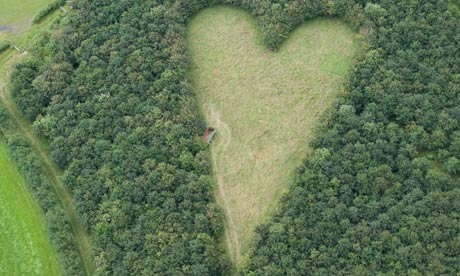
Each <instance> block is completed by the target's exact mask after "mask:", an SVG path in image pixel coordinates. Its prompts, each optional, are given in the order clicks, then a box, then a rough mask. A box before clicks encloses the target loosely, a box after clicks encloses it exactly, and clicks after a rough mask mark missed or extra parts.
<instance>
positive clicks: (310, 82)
mask: <svg viewBox="0 0 460 276" xmlns="http://www.w3.org/2000/svg"><path fill="white" fill-rule="evenodd" d="M257 30H258V28H257V26H256V22H255V20H254V19H253V18H252V17H251V16H250V15H249V14H248V13H246V12H244V11H242V10H240V9H235V8H231V7H222V6H220V7H215V8H211V9H206V10H204V11H202V12H200V13H199V14H198V15H197V16H195V17H194V18H193V19H192V21H191V23H190V25H189V30H188V43H189V44H188V45H189V51H190V55H191V57H192V66H191V70H190V74H191V78H192V81H193V86H194V90H195V92H196V94H197V96H198V98H199V102H200V103H201V106H202V109H203V112H204V114H205V116H206V119H207V121H208V123H209V125H210V126H214V127H217V131H218V132H217V136H216V140H215V142H214V144H213V145H212V158H213V162H214V174H215V178H216V181H217V184H218V188H217V189H216V191H217V192H216V196H217V198H218V201H219V202H220V204H221V206H222V207H223V209H224V210H225V212H226V215H227V225H226V229H227V230H226V241H227V246H228V249H229V252H230V255H231V257H232V259H233V260H234V262H235V263H236V264H237V265H238V264H241V262H243V261H244V256H245V255H246V253H247V250H248V248H249V244H250V241H251V237H252V233H253V231H254V228H255V226H256V225H258V224H260V223H262V222H263V221H264V220H265V219H266V218H267V217H268V216H269V215H270V214H272V213H273V211H274V210H275V209H276V206H277V202H278V200H279V199H280V197H281V195H282V194H283V193H285V192H286V191H287V190H288V188H289V184H290V183H292V181H293V174H294V170H295V168H296V167H298V166H299V165H300V163H301V160H302V159H305V158H306V156H307V154H308V143H309V141H310V139H311V138H312V135H313V129H314V127H315V125H317V121H318V119H319V118H320V116H321V114H322V113H323V112H324V111H325V110H326V109H328V108H329V107H331V105H332V103H333V102H334V101H335V100H336V98H337V96H338V95H339V94H340V93H341V91H342V83H343V79H344V75H345V74H346V72H347V69H348V67H349V65H350V63H351V60H352V57H353V54H354V51H355V49H356V48H357V39H358V38H357V35H356V34H355V33H354V32H353V31H352V30H351V29H350V28H349V27H348V26H347V25H346V24H345V23H344V22H342V21H340V20H338V19H325V18H322V19H316V20H312V21H309V22H308V23H306V24H303V25H302V26H300V27H299V28H297V29H296V30H295V31H294V32H293V33H292V34H291V35H290V37H289V39H288V40H287V41H286V42H285V43H284V44H283V45H282V47H281V49H280V50H279V51H278V52H276V53H273V52H271V51H269V50H267V49H266V48H265V47H264V46H263V44H262V41H261V34H260V33H259V32H257Z"/></svg>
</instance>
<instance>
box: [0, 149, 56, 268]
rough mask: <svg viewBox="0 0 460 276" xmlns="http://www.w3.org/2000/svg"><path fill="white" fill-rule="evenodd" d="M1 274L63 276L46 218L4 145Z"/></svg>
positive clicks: (1, 152) (0, 189) (0, 157)
mask: <svg viewBox="0 0 460 276" xmlns="http://www.w3.org/2000/svg"><path fill="white" fill-rule="evenodd" d="M0 244H1V246H0V275H8V276H15V275H46V276H52V275H62V273H61V271H60V268H59V265H58V262H57V254H56V252H55V250H54V249H53V247H52V246H51V244H50V242H49V239H48V237H47V232H46V228H45V223H44V215H43V213H41V211H40V208H39V207H38V206H37V204H36V203H35V201H34V199H33V198H32V197H31V195H30V193H29V192H28V191H27V186H26V183H25V182H24V178H23V177H22V176H21V175H20V173H19V172H18V170H17V168H16V166H15V165H14V163H13V162H12V160H11V159H10V158H9V157H8V152H7V148H6V146H5V144H4V143H2V142H0Z"/></svg>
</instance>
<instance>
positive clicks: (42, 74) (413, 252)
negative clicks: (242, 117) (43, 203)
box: [10, 0, 460, 275]
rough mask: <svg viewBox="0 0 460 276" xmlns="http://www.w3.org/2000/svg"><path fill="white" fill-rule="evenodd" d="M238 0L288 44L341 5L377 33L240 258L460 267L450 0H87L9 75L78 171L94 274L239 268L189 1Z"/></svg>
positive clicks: (278, 266) (41, 127) (253, 263)
mask: <svg viewBox="0 0 460 276" xmlns="http://www.w3.org/2000/svg"><path fill="white" fill-rule="evenodd" d="M224 2H225V3H230V4H233V5H236V6H240V7H243V8H245V9H247V10H249V11H250V12H251V13H252V14H253V15H254V16H256V18H257V20H258V22H259V23H260V26H261V28H262V31H263V33H264V39H265V43H266V45H267V47H269V48H271V49H274V50H276V48H277V47H278V46H279V45H280V43H282V41H283V40H284V39H285V38H286V37H287V35H288V33H289V31H290V30H292V29H293V28H294V27H295V26H297V25H298V24H300V23H301V22H303V21H305V20H306V19H308V18H313V17H316V16H321V15H335V16H341V17H343V18H344V19H345V20H347V21H348V22H349V23H350V24H351V25H352V26H353V27H354V28H356V30H357V31H362V32H363V33H364V34H365V35H366V38H367V43H366V45H365V47H364V50H363V53H362V55H361V56H360V57H358V58H357V60H356V62H355V64H354V65H353V68H351V69H350V73H349V75H348V80H347V84H346V91H347V94H346V96H344V97H343V98H342V99H340V104H338V105H337V106H336V107H335V108H334V109H333V110H331V112H330V114H328V116H325V122H324V126H323V129H322V131H321V132H320V133H319V134H318V137H317V139H316V140H315V142H314V143H313V144H312V148H313V154H312V155H311V156H309V157H308V158H307V159H306V161H305V164H303V165H302V166H301V167H300V168H299V169H298V172H297V179H296V181H295V183H293V186H292V189H291V192H290V193H289V194H288V195H287V196H286V197H285V198H284V199H283V200H282V202H281V207H280V210H279V212H278V214H277V215H275V217H274V218H273V219H272V220H271V222H269V223H267V224H265V225H263V226H260V227H259V228H258V230H257V238H256V240H255V242H254V245H253V249H252V252H251V256H250V258H249V261H248V264H247V266H246V267H245V268H244V270H243V271H242V273H244V274H249V275H299V274H301V275H309V274H310V275H330V274H332V275H379V274H380V275H384V274H385V275H386V274H388V275H441V274H446V275H453V274H455V273H456V272H458V271H460V238H459V233H460V223H459V220H460V202H458V198H459V196H460V189H459V187H460V186H459V185H460V160H459V159H460V125H459V120H460V97H459V94H460V68H459V66H460V52H459V45H460V33H459V32H458V30H459V29H460V20H458V17H456V15H455V12H454V9H451V10H452V12H451V11H449V10H448V7H452V3H451V4H450V5H449V3H448V1H442V0H441V1H438V0H437V1H434V0H433V1H431V0H424V1H401V2H394V1H390V0H385V1H376V2H372V3H366V1H356V2H353V1H351V0H349V1H348V0H337V1H333V0H330V1H322V0H310V1H307V0H294V1H283V0H278V1H269V0H262V1H249V0H246V1H245V0H241V1H238V0H234V1H204V0H203V1H200V0H195V1H190V0H177V1H167V0H166V1H154V0H153V1H138V0H129V1H128V0H121V1H108V0H101V1H88V0H80V1H76V2H75V6H74V11H73V12H72V13H70V14H69V15H68V16H67V17H66V19H65V21H64V22H63V23H62V24H61V25H60V26H59V28H57V29H56V30H54V31H53V32H52V33H51V34H50V35H48V36H46V37H44V38H43V40H41V41H40V43H39V44H38V45H37V47H36V50H35V51H34V53H33V56H34V58H31V59H29V60H28V61H26V62H24V63H22V64H21V65H19V66H17V67H16V70H15V71H14V73H13V75H12V80H11V87H10V88H11V91H12V93H13V97H14V99H15V100H16V102H17V103H18V105H19V106H20V108H21V109H22V111H23V112H24V114H25V115H26V116H27V118H28V119H29V120H30V121H32V122H33V124H34V127H35V129H36V131H37V132H38V133H39V134H40V135H42V136H43V137H44V138H46V139H48V140H49V141H50V143H51V148H52V157H53V160H54V161H55V162H56V163H57V164H58V165H59V166H60V167H61V168H63V169H64V170H65V175H64V180H65V183H66V185H67V186H68V187H69V188H70V189H71V190H72V191H73V192H74V195H75V198H76V200H77V205H78V211H79V214H80V216H81V218H82V220H83V221H84V224H85V225H86V227H87V229H88V230H89V232H90V233H91V234H92V239H93V244H94V259H95V263H96V266H97V275H222V274H227V273H228V272H229V271H230V270H231V265H230V262H229V261H228V258H227V256H226V254H225V251H224V249H223V248H221V246H220V243H219V241H220V240H221V239H222V234H223V229H222V227H223V215H222V212H221V210H220V209H219V208H218V207H217V206H216V204H215V201H214V199H213V194H212V189H213V181H212V176H211V170H210V164H211V162H210V160H209V158H210V156H209V153H208V150H207V148H206V146H205V145H204V143H203V142H202V141H201V139H200V138H199V136H200V135H201V134H202V131H203V129H204V127H205V123H204V120H203V117H202V115H201V114H200V113H199V109H198V107H197V106H196V103H195V100H194V95H193V93H192V91H191V85H190V80H189V79H188V76H187V69H188V65H189V58H188V57H187V49H186V41H185V31H186V24H187V22H188V20H189V19H190V17H191V16H192V15H193V14H194V13H196V12H198V11H199V10H200V9H202V8H204V7H208V6H212V5H214V4H217V3H224ZM451 2H452V1H451ZM76 273H77V272H76Z"/></svg>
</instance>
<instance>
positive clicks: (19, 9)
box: [0, 0, 51, 30]
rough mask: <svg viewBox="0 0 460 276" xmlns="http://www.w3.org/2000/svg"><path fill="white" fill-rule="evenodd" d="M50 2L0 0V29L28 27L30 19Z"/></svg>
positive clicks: (45, 0) (42, 0) (44, 0)
mask: <svg viewBox="0 0 460 276" xmlns="http://www.w3.org/2000/svg"><path fill="white" fill-rule="evenodd" d="M50 2H51V1H50V0H20V1H18V0H0V27H1V26H5V25H15V24H21V25H23V24H26V25H28V24H30V22H29V21H31V19H32V17H34V15H35V14H36V13H37V12H38V11H39V10H40V9H42V8H43V7H45V6H46V5H47V4H48V3H50ZM0 30H1V28H0Z"/></svg>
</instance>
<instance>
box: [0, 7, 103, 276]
mask: <svg viewBox="0 0 460 276" xmlns="http://www.w3.org/2000/svg"><path fill="white" fill-rule="evenodd" d="M0 1H2V0H0ZM48 2H50V1H48ZM62 14H63V13H62V12H61V11H60V10H57V11H55V12H53V13H52V14H50V15H49V16H47V17H46V18H45V19H44V20H43V21H41V22H40V23H39V24H34V25H33V26H29V27H28V28H27V29H26V30H24V32H13V33H9V32H0V41H2V40H7V41H10V42H11V43H12V44H14V45H17V46H18V47H19V48H20V49H21V52H18V51H17V50H15V49H14V48H13V47H11V48H10V49H9V50H7V51H5V52H2V53H1V54H0V104H1V105H3V106H4V107H6V109H7V110H8V112H9V116H10V118H11V120H12V121H13V123H15V125H16V127H17V131H18V132H19V133H21V134H22V135H23V137H25V138H27V139H28V140H29V141H30V143H31V145H32V147H33V149H34V151H35V153H36V154H37V156H38V157H39V158H40V159H41V161H42V163H43V169H44V170H45V172H46V174H47V175H48V177H49V180H50V183H51V184H52V185H53V188H54V190H55V192H56V195H57V196H58V198H59V200H60V202H61V204H62V205H63V209H64V211H65V212H66V213H67V216H68V219H69V222H70V226H71V228H72V232H73V233H74V237H75V241H76V243H77V245H78V247H79V251H80V255H81V257H82V260H83V263H84V266H85V267H84V269H85V272H86V275H92V274H93V272H94V264H93V261H92V255H91V244H90V239H89V236H88V234H87V233H86V232H85V230H84V228H83V226H82V225H81V224H80V222H79V220H78V216H77V213H76V210H75V204H74V202H73V198H72V195H71V194H70V192H69V191H68V190H67V189H66V188H65V186H64V184H63V183H62V182H61V180H60V175H61V174H62V172H61V171H60V170H59V169H58V168H57V166H56V165H55V164H54V163H53V162H52V161H51V158H50V154H49V147H48V144H47V143H46V142H45V141H42V140H41V139H39V138H38V137H37V136H35V134H34V133H33V130H32V126H31V125H30V123H29V122H28V121H27V120H26V119H25V118H24V116H23V115H22V114H21V113H20V111H19V110H18V108H17V107H16V105H15V103H14V102H13V100H12V99H11V97H10V95H9V91H8V89H7V83H8V80H9V76H10V73H11V71H12V68H13V67H14V65H15V64H17V63H18V62H20V61H21V60H22V59H23V58H26V57H27V56H28V54H27V51H30V49H32V48H33V44H34V43H36V41H37V40H38V39H39V38H40V36H41V35H42V33H43V32H44V31H46V30H48V29H50V27H51V25H52V24H53V22H55V21H56V19H57V18H58V17H59V16H62ZM24 192H26V191H24ZM0 218H1V217H0ZM11 227H13V228H14V227H15V226H14V225H12V226H11ZM0 233H1V231H0ZM0 257H1V256H0ZM0 260H1V259H0ZM0 264H1V265H2V267H1V269H4V270H7V269H10V268H9V265H10V263H8V262H5V263H2V262H1V261H0ZM11 265H12V267H11V269H14V266H13V265H14V263H11ZM3 266H4V267H3ZM2 272H3V271H2V270H0V275H10V274H3V273H2ZM12 275H14V274H12ZM21 275H35V274H21ZM44 275H53V274H44Z"/></svg>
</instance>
